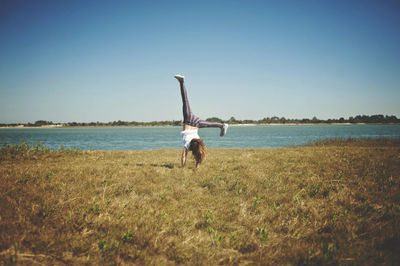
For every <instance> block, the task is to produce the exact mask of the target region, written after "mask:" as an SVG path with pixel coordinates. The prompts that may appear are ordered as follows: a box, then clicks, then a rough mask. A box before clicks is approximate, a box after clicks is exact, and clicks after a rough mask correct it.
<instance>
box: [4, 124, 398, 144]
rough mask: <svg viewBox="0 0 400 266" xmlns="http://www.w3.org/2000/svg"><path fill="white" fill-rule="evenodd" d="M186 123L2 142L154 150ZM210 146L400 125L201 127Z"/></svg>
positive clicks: (56, 131) (30, 131) (35, 134)
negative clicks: (224, 132) (222, 134)
mask: <svg viewBox="0 0 400 266" xmlns="http://www.w3.org/2000/svg"><path fill="white" fill-rule="evenodd" d="M181 130H182V127H150V128H146V127H118V128H111V127H108V128H107V127H106V128H15V129H0V141H1V143H4V142H6V143H9V144H20V143H21V141H23V140H24V141H26V142H28V141H30V142H31V143H32V144H36V143H37V142H38V141H40V142H41V143H42V144H44V145H46V146H48V147H50V148H51V149H59V148H60V146H64V147H65V148H78V149H80V150H89V149H93V150H150V149H162V148H181V147H182V146H183V144H182V139H181V137H180V135H179V134H180V132H181ZM199 135H200V137H202V138H203V139H204V141H205V142H206V144H207V146H208V147H214V148H276V147H289V146H299V145H304V144H306V143H307V142H309V141H314V140H320V139H327V138H350V137H351V138H400V125H299V126H293V125H287V126H285V125H279V126H231V127H230V128H229V130H228V134H227V135H226V136H225V137H223V138H221V137H219V129H213V128H210V129H200V130H199Z"/></svg>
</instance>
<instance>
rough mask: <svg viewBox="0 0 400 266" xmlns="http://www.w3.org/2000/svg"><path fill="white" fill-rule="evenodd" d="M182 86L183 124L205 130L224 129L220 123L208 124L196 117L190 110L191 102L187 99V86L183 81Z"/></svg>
mask: <svg viewBox="0 0 400 266" xmlns="http://www.w3.org/2000/svg"><path fill="white" fill-rule="evenodd" d="M179 83H180V85H181V95H182V103H183V107H182V109H183V123H184V124H187V125H190V126H193V127H197V128H203V127H219V128H222V127H223V126H224V125H223V124H221V123H218V122H208V121H205V120H202V119H200V118H198V117H197V116H195V115H194V114H193V113H192V111H191V110H190V106H189V100H188V98H187V92H186V88H185V84H184V82H183V81H179Z"/></svg>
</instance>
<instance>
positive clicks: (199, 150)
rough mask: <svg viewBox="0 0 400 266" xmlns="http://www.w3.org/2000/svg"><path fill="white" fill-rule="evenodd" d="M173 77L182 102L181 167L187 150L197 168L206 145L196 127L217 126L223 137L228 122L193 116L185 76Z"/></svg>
mask: <svg viewBox="0 0 400 266" xmlns="http://www.w3.org/2000/svg"><path fill="white" fill-rule="evenodd" d="M175 78H176V79H177V80H178V81H179V84H180V87H181V95H182V102H183V131H182V132H181V136H182V138H183V143H184V147H183V152H182V167H184V166H185V164H186V156H187V153H188V151H192V154H193V156H194V159H195V161H196V168H198V167H199V166H200V164H201V163H202V162H203V161H204V159H205V158H206V155H207V150H206V145H205V144H204V141H203V140H202V139H201V138H200V137H199V135H198V129H199V128H203V127H218V128H220V129H221V134H220V136H221V137H223V136H225V134H226V131H227V130H228V124H221V123H218V122H208V121H205V120H201V119H200V118H198V117H197V116H195V115H194V114H193V113H192V111H191V110H190V106H189V100H188V98H187V93H186V88H185V83H184V79H185V77H184V76H181V75H175Z"/></svg>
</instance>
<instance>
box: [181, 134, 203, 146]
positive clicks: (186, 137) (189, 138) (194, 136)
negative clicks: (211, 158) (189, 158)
mask: <svg viewBox="0 0 400 266" xmlns="http://www.w3.org/2000/svg"><path fill="white" fill-rule="evenodd" d="M181 136H182V139H183V146H185V148H186V149H188V150H189V147H190V142H191V141H192V139H199V138H200V137H199V134H198V133H197V129H186V130H184V131H182V132H181Z"/></svg>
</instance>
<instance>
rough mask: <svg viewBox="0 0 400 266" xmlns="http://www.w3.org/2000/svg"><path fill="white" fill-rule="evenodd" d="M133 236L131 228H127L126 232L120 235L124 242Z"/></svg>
mask: <svg viewBox="0 0 400 266" xmlns="http://www.w3.org/2000/svg"><path fill="white" fill-rule="evenodd" d="M132 238H133V233H132V232H131V230H128V232H126V233H125V234H124V235H123V236H122V240H123V241H124V242H128V241H130V240H131V239H132Z"/></svg>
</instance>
